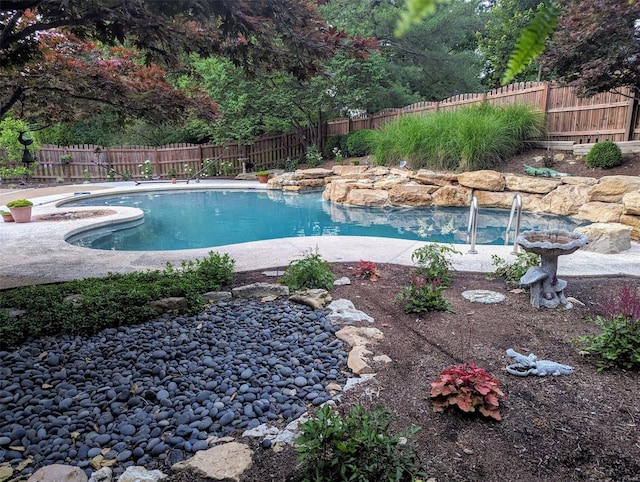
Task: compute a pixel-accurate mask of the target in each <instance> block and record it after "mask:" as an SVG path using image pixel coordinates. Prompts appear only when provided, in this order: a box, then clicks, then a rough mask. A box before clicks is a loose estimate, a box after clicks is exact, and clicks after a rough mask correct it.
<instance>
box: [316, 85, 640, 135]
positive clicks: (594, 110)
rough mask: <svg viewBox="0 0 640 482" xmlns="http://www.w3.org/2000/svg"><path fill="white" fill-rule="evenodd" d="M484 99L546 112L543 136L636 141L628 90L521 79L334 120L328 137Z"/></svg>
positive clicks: (639, 124)
mask: <svg viewBox="0 0 640 482" xmlns="http://www.w3.org/2000/svg"><path fill="white" fill-rule="evenodd" d="M483 102H486V103H488V104H491V105H495V106H505V105H512V104H526V105H531V106H533V107H534V108H535V109H536V110H538V111H539V112H541V113H544V114H545V118H546V125H547V140H549V141H573V142H574V143H576V144H587V143H594V142H599V141H605V140H611V141H618V142H622V141H633V140H640V116H639V115H638V104H637V102H635V103H634V100H633V95H631V91H630V90H629V89H621V90H620V93H617V94H613V93H604V94H598V95H595V96H593V97H588V98H579V97H578V96H576V95H575V93H574V91H573V89H572V88H570V87H559V86H554V85H552V84H550V83H548V82H519V83H515V84H510V85H507V86H505V87H501V88H499V89H494V90H491V91H489V92H485V93H479V94H460V95H456V96H454V97H449V98H447V99H445V100H442V101H440V102H418V103H416V104H411V105H408V106H406V107H403V108H401V109H385V110H384V111H381V112H378V113H376V114H372V115H368V114H364V115H360V116H357V117H354V118H350V119H348V118H344V119H336V120H333V121H330V122H329V123H328V126H327V135H328V136H333V135H338V134H349V133H350V132H353V131H357V130H361V129H377V128H379V127H382V126H383V125H384V124H386V123H388V122H391V121H394V120H396V119H399V118H400V117H402V116H405V115H422V114H428V113H431V112H438V111H445V110H454V109H459V108H461V107H468V106H471V105H474V104H481V103H483Z"/></svg>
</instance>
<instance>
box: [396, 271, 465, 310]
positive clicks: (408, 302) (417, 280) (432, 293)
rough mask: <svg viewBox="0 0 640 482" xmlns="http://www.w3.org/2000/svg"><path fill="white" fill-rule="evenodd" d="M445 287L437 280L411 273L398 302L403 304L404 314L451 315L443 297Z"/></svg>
mask: <svg viewBox="0 0 640 482" xmlns="http://www.w3.org/2000/svg"><path fill="white" fill-rule="evenodd" d="M444 290H445V286H444V285H443V284H442V282H441V281H439V280H437V279H433V280H430V279H427V278H426V276H424V275H420V274H417V273H415V272H414V273H413V274H412V276H411V282H410V284H409V285H408V286H403V287H402V289H401V291H400V294H399V295H398V300H399V301H401V302H403V309H404V312H405V313H427V312H429V311H446V312H448V313H451V312H452V311H453V309H452V308H451V304H450V303H449V302H448V301H447V300H446V299H445V297H444Z"/></svg>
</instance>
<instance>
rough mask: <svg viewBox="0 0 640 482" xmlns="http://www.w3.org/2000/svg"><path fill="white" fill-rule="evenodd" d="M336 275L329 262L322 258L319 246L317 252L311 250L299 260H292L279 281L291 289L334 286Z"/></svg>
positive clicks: (328, 287)
mask: <svg viewBox="0 0 640 482" xmlns="http://www.w3.org/2000/svg"><path fill="white" fill-rule="evenodd" d="M334 280H335V277H334V276H333V273H332V272H331V269H330V268H329V263H327V262H326V261H325V260H323V259H322V257H321V256H320V253H318V248H316V250H315V252H313V251H311V250H309V251H307V252H305V253H304V254H303V257H302V258H301V259H298V260H294V261H291V263H289V266H288V267H287V269H286V271H285V272H284V274H283V275H282V278H280V280H279V282H280V283H282V284H285V285H287V286H288V287H289V289H290V290H291V291H297V290H301V289H305V288H311V289H313V288H322V289H325V290H327V291H328V290H330V289H331V288H333V281H334Z"/></svg>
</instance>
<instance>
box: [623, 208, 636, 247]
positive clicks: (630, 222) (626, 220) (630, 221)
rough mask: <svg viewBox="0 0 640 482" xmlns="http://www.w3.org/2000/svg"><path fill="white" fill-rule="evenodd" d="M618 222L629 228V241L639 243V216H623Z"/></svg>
mask: <svg viewBox="0 0 640 482" xmlns="http://www.w3.org/2000/svg"><path fill="white" fill-rule="evenodd" d="M620 222H621V223H622V224H625V225H627V226H631V229H632V231H631V239H633V240H634V241H640V216H632V215H630V214H623V215H622V216H621V217H620Z"/></svg>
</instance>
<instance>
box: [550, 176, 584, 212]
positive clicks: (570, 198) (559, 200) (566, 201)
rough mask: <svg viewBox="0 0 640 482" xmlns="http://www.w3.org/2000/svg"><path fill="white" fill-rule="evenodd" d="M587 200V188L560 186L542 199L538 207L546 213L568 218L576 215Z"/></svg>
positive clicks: (581, 186) (582, 186)
mask: <svg viewBox="0 0 640 482" xmlns="http://www.w3.org/2000/svg"><path fill="white" fill-rule="evenodd" d="M588 200H589V187H588V186H584V185H579V184H578V185H573V184H562V185H561V186H558V187H557V188H556V189H554V190H553V191H551V192H550V193H549V194H546V195H545V196H544V197H543V198H542V200H541V201H540V207H541V208H542V210H543V211H544V212H546V213H551V214H558V215H560V216H570V215H573V214H577V213H578V210H579V209H580V206H582V205H583V204H584V203H586V202H587V201H588Z"/></svg>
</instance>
